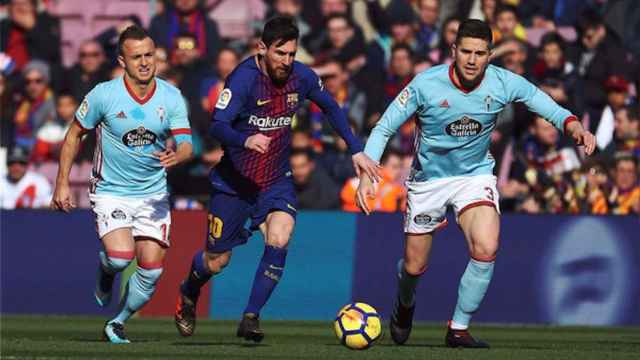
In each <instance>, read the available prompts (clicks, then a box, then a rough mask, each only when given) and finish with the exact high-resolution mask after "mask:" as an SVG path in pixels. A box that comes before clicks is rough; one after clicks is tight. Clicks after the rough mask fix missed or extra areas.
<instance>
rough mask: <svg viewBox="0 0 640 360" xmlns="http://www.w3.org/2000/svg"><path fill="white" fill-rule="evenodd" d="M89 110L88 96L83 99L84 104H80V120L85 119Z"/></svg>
mask: <svg viewBox="0 0 640 360" xmlns="http://www.w3.org/2000/svg"><path fill="white" fill-rule="evenodd" d="M88 112H89V100H87V98H86V97H85V98H84V100H82V104H80V107H79V108H78V117H79V118H80V120H84V118H85V116H87V113H88Z"/></svg>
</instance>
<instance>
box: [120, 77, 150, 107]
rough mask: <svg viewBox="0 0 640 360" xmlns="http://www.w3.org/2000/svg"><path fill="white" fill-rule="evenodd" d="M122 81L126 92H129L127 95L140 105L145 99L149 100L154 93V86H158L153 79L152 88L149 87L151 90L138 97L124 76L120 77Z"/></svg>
mask: <svg viewBox="0 0 640 360" xmlns="http://www.w3.org/2000/svg"><path fill="white" fill-rule="evenodd" d="M122 81H123V82H124V87H125V88H126V89H127V92H128V93H129V96H131V98H132V99H133V100H135V101H136V102H137V103H138V104H140V105H144V104H145V103H146V102H147V101H149V100H150V99H151V98H152V97H153V94H155V92H156V88H157V87H158V84H157V81H155V79H154V81H153V88H152V89H151V91H149V92H148V93H147V95H145V96H144V97H142V98H140V97H138V95H136V93H135V92H134V91H133V89H132V88H131V87H130V86H129V83H128V82H127V80H126V79H125V78H124V76H123V77H122Z"/></svg>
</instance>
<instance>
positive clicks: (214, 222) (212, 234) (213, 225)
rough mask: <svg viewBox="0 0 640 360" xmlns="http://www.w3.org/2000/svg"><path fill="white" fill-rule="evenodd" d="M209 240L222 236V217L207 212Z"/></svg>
mask: <svg viewBox="0 0 640 360" xmlns="http://www.w3.org/2000/svg"><path fill="white" fill-rule="evenodd" d="M208 218H209V241H213V240H215V239H220V237H221V236H222V225H223V224H222V219H220V218H219V217H217V216H213V215H212V214H209V216H208Z"/></svg>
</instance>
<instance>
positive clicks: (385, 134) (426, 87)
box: [365, 64, 577, 329]
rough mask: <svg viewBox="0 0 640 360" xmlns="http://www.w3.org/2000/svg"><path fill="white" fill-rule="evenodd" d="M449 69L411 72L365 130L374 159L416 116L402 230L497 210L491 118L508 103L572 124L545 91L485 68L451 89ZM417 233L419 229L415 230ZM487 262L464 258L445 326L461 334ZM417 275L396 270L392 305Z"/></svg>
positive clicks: (407, 296) (429, 228)
mask: <svg viewBox="0 0 640 360" xmlns="http://www.w3.org/2000/svg"><path fill="white" fill-rule="evenodd" d="M454 66H455V64H453V65H439V66H435V67H433V68H431V69H428V70H426V71H424V72H422V73H420V74H418V75H417V76H416V77H415V78H414V79H413V80H412V81H411V82H410V83H409V85H407V87H405V88H404V89H403V90H402V91H401V92H400V94H399V95H398V96H397V97H396V99H395V100H394V101H393V102H392V103H391V104H390V105H389V107H388V108H387V109H386V111H385V112H384V114H383V115H382V118H381V119H380V121H379V122H378V124H377V125H376V127H375V128H374V129H373V130H372V132H371V136H370V137H369V140H368V141H367V144H366V146H365V153H366V154H367V155H368V156H369V157H370V158H371V159H373V160H374V161H379V159H380V157H381V156H382V153H383V151H384V149H385V147H386V145H387V141H388V140H389V138H390V137H391V136H392V135H394V134H395V133H396V131H397V130H398V128H399V127H400V126H401V125H402V124H403V123H404V122H405V121H406V120H407V119H409V118H410V117H412V116H414V115H415V116H416V121H417V128H418V134H417V139H416V146H417V148H416V157H415V159H414V161H413V166H412V171H411V175H410V176H409V179H408V181H407V187H408V204H407V218H406V223H405V232H406V233H410V234H425V233H432V232H433V231H435V230H436V229H437V228H438V227H440V225H443V224H446V218H445V212H446V207H447V206H449V205H451V206H453V207H454V209H455V211H456V214H457V215H458V216H459V215H460V214H461V213H462V212H463V211H465V209H467V208H470V207H473V206H476V205H493V206H494V207H495V208H496V210H497V209H498V201H497V196H498V194H497V190H496V187H495V177H493V167H494V165H495V161H494V159H493V157H492V156H491V154H490V153H489V145H490V143H491V137H490V135H491V132H492V131H493V129H494V128H495V126H496V118H497V115H498V114H499V113H500V112H501V111H502V109H503V108H504V107H505V106H506V105H507V104H509V103H511V102H523V103H524V104H525V105H526V106H527V107H528V108H529V110H531V111H533V112H535V113H537V114H539V115H541V116H542V117H543V118H545V119H546V120H547V121H549V122H551V123H552V124H553V125H554V126H555V127H556V128H558V129H560V131H564V127H565V125H566V124H567V123H568V122H570V121H574V120H577V118H576V117H575V116H574V115H572V114H571V113H570V112H569V111H568V110H566V109H564V108H562V107H560V106H559V105H558V104H556V103H555V102H554V101H553V100H552V99H551V98H550V97H549V96H548V95H547V94H545V93H544V92H542V91H541V90H540V89H538V88H536V87H535V86H534V85H533V84H531V83H530V82H529V81H527V80H526V79H524V78H523V77H521V76H519V75H516V74H514V73H512V72H510V71H508V70H505V69H502V68H499V67H497V66H493V65H489V66H488V67H487V69H486V71H485V73H484V77H483V79H482V81H481V82H480V83H479V84H478V85H477V86H476V87H475V88H474V89H471V90H466V89H462V88H459V87H458V86H456V84H455V82H454V81H453V72H454V71H455V70H454ZM415 229H417V230H418V231H415ZM494 264H495V262H494V259H493V258H491V259H473V258H472V259H470V261H469V263H468V265H467V268H466V270H465V272H464V274H463V275H462V278H461V279H460V284H459V288H458V302H457V304H456V307H455V311H454V315H453V319H452V322H451V327H452V328H454V329H466V328H467V327H468V325H469V322H470V320H471V316H472V315H473V314H474V313H475V312H476V311H477V310H478V308H479V306H480V303H481V302H482V299H483V298H484V295H485V293H486V291H487V288H488V286H489V283H490V281H491V278H492V276H493V269H494ZM418 276H419V275H412V274H408V273H407V272H406V271H405V269H404V266H403V264H402V260H400V262H399V267H398V301H400V302H401V303H402V305H404V306H405V307H411V306H413V305H414V303H415V298H414V294H415V288H416V285H417V279H418Z"/></svg>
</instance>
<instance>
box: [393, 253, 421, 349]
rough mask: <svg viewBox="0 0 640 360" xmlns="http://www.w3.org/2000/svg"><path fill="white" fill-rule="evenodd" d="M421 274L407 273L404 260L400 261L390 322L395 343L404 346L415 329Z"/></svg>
mask: <svg viewBox="0 0 640 360" xmlns="http://www.w3.org/2000/svg"><path fill="white" fill-rule="evenodd" d="M425 269H426V268H424V267H423V268H421V269H420V270H421V272H419V273H417V274H410V273H409V272H407V269H406V266H405V263H404V261H403V260H400V261H398V293H397V297H396V301H395V303H394V307H393V313H392V315H391V321H390V322H389V332H390V333H391V338H392V339H393V341H394V342H395V343H396V344H398V345H402V344H404V343H405V342H407V340H408V339H409V335H411V329H412V327H413V313H414V312H415V291H416V286H417V285H418V280H419V279H420V276H421V275H422V274H423V273H424V271H425Z"/></svg>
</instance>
